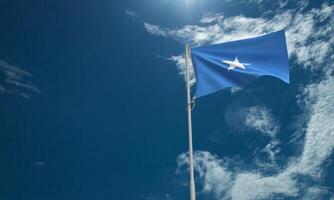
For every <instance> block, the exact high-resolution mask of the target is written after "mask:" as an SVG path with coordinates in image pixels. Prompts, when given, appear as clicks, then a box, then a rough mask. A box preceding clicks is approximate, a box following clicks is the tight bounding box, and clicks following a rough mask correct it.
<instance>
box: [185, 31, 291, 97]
mask: <svg viewBox="0 0 334 200" xmlns="http://www.w3.org/2000/svg"><path fill="white" fill-rule="evenodd" d="M191 59H192V63H193V65H194V69H195V74H196V92H195V98H198V97H202V96H205V95H208V94H211V93H213V92H217V91H219V90H221V89H224V88H227V87H243V86H245V85H247V84H249V83H250V82H251V81H253V80H254V79H256V78H257V77H259V76H264V75H269V76H275V77H277V78H279V79H282V80H283V81H284V82H286V83H289V63H288V53H287V47H286V41H285V33H284V30H281V31H278V32H274V33H270V34H267V35H263V36H260V37H256V38H251V39H245V40H238V41H233V42H227V43H222V44H216V45H208V46H202V47H196V48H192V49H191Z"/></svg>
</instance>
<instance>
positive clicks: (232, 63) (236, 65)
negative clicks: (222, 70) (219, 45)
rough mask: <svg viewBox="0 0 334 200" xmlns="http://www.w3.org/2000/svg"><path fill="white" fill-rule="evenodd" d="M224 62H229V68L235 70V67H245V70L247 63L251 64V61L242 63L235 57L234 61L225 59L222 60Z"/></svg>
mask: <svg viewBox="0 0 334 200" xmlns="http://www.w3.org/2000/svg"><path fill="white" fill-rule="evenodd" d="M222 62H223V63H225V64H228V65H230V66H229V67H228V68H227V70H229V71H230V70H234V69H235V68H240V69H243V70H246V67H245V65H246V66H247V65H250V64H251V63H240V62H239V60H238V58H237V57H235V59H234V61H228V60H223V61H222Z"/></svg>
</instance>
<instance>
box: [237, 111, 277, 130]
mask: <svg viewBox="0 0 334 200" xmlns="http://www.w3.org/2000/svg"><path fill="white" fill-rule="evenodd" d="M242 113H243V114H242V115H243V118H244V119H243V120H242V121H243V123H244V125H245V126H247V127H249V128H252V129H254V130H256V131H260V132H261V133H263V134H264V135H266V136H269V137H275V135H276V134H277V133H278V132H279V130H280V126H279V125H278V123H277V122H276V120H275V119H274V117H273V116H272V115H271V113H270V110H269V109H267V108H266V107H260V106H252V107H249V108H245V110H244V112H242Z"/></svg>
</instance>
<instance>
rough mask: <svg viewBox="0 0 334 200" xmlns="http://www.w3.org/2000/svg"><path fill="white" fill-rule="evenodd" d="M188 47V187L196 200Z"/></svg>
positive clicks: (188, 49)
mask: <svg viewBox="0 0 334 200" xmlns="http://www.w3.org/2000/svg"><path fill="white" fill-rule="evenodd" d="M189 58H190V48H189V45H186V66H185V68H186V83H187V84H186V85H187V112H188V142H189V188H190V200H196V192H195V179H194V161H193V138H192V123H191V101H190V84H189V82H190V80H189V79H190V77H189V76H190V74H189Z"/></svg>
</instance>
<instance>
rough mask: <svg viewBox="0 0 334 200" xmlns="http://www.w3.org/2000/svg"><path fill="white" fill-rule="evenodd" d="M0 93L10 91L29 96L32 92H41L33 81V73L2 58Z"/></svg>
mask: <svg viewBox="0 0 334 200" xmlns="http://www.w3.org/2000/svg"><path fill="white" fill-rule="evenodd" d="M0 75H1V76H2V78H1V79H0V93H8V94H15V95H19V96H22V97H24V98H29V97H30V93H35V94H39V90H38V89H37V87H35V86H34V85H33V84H32V83H31V81H30V80H31V78H32V75H31V74H30V73H29V72H26V71H24V70H22V69H21V68H20V67H18V66H14V65H10V64H8V63H6V62H4V61H2V60H0Z"/></svg>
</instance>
